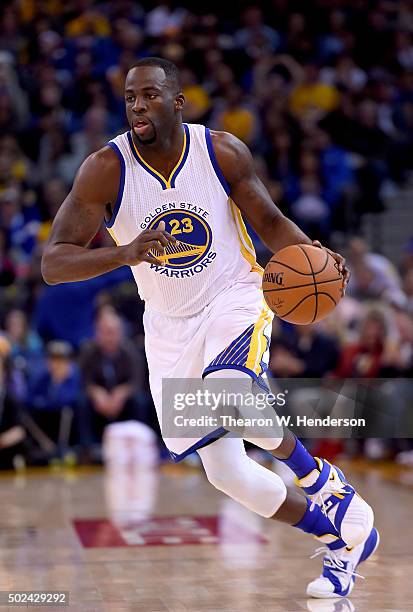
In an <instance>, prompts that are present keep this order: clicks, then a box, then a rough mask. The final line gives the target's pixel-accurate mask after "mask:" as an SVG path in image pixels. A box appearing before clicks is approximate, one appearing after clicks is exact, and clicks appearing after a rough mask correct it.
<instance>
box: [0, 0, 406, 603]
mask: <svg viewBox="0 0 413 612" xmlns="http://www.w3.org/2000/svg"><path fill="white" fill-rule="evenodd" d="M153 55H155V56H161V57H164V58H167V59H170V60H172V61H174V62H175V63H176V64H177V65H178V67H179V68H180V70H181V76H182V84H183V92H184V94H185V97H186V101H187V102H186V106H185V111H184V120H185V121H188V122H195V123H203V124H205V125H207V126H209V127H210V128H212V129H217V130H226V131H229V132H232V133H233V134H235V135H236V136H238V137H239V138H241V139H242V140H243V141H244V142H245V143H247V145H248V146H249V147H250V149H251V150H252V152H253V155H254V160H255V164H256V169H257V172H258V174H259V176H260V178H261V180H262V181H263V182H264V183H265V185H266V187H267V189H268V191H269V192H270V194H271V196H272V198H273V199H274V201H275V202H276V203H277V204H278V206H279V207H280V208H281V210H282V211H283V212H285V213H286V214H287V215H288V216H289V217H290V218H292V219H294V221H296V222H297V223H298V225H299V226H300V227H301V228H303V229H304V230H305V231H306V232H307V233H308V234H309V235H310V236H311V237H312V238H313V239H320V240H321V241H322V242H323V244H325V245H328V246H329V247H331V248H333V249H334V250H337V251H340V252H342V253H343V254H344V255H345V256H346V257H347V261H348V265H349V267H350V269H351V272H352V278H351V282H350V285H349V287H348V291H347V295H346V297H345V298H344V299H343V300H342V302H341V304H340V306H339V308H337V310H336V311H335V312H334V313H333V314H332V315H331V316H330V317H329V318H328V319H327V320H325V321H324V322H322V323H321V324H318V325H316V326H302V327H292V326H290V325H287V324H281V323H280V321H275V322H274V327H273V338H272V348H271V362H270V374H271V375H272V376H274V377H277V378H278V379H280V378H282V377H287V378H293V377H297V378H307V377H308V378H313V379H314V378H318V379H319V378H324V377H342V378H353V377H354V378H357V379H361V378H369V379H372V378H383V379H386V380H388V379H390V378H391V379H397V378H401V379H405V380H406V379H409V378H410V377H411V374H412V368H413V208H412V195H413V3H412V2H411V1H410V0H374V1H372V0H303V1H302V2H300V1H294V0H273V1H266V2H260V3H257V4H253V3H250V2H238V3H237V4H236V5H233V4H232V3H222V2H216V1H213V2H208V3H203V2H199V3H198V2H192V3H189V2H172V1H170V2H169V1H168V0H166V1H164V2H141V3H138V2H132V1H129V0H118V1H115V0H113V1H108V2H93V1H90V0H78V1H68V2H59V1H58V0H50V1H47V0H45V1H40V0H39V1H36V0H21V1H18V0H16V1H14V2H3V3H2V6H1V9H0V468H2V469H14V470H16V471H17V473H18V474H20V475H21V474H24V473H25V470H26V468H27V467H28V466H38V465H42V466H51V467H52V468H53V469H57V468H58V467H59V466H60V469H69V468H73V467H74V466H76V465H79V466H85V465H86V466H88V465H92V464H97V465H99V464H100V463H101V462H102V436H103V432H104V430H105V427H106V425H108V424H110V423H114V422H118V421H125V420H128V421H129V420H131V419H137V420H138V421H140V422H142V423H144V424H146V425H148V426H149V427H150V428H153V429H154V430H155V431H156V432H157V434H156V435H158V426H157V423H156V420H155V415H154V411H153V406H152V402H151V398H150V394H149V390H148V383H147V369H146V362H145V356H144V349H143V342H144V338H143V328H142V312H143V304H142V302H141V301H140V300H139V298H138V296H137V292H136V287H135V285H134V284H133V283H132V282H131V274H130V271H129V270H128V269H126V268H123V269H119V270H116V271H114V272H112V273H109V274H106V275H104V276H101V277H99V278H97V279H93V280H91V281H88V282H79V283H71V284H65V285H57V286H47V285H45V283H44V282H43V280H42V277H41V273H40V259H41V255H42V252H43V249H44V245H45V242H46V240H47V238H48V234H49V231H50V227H51V223H52V220H53V218H54V216H55V214H56V212H57V210H58V208H59V206H60V205H61V203H62V201H63V200H64V198H65V196H66V195H67V193H68V192H69V190H70V188H71V184H72V182H73V178H74V176H75V173H76V171H77V169H78V167H79V166H80V164H81V163H82V161H83V160H84V159H85V157H86V156H87V155H89V154H90V153H91V152H93V151H96V150H97V149H99V148H100V147H102V146H103V145H104V144H105V143H106V142H107V141H108V140H109V139H110V138H112V137H114V136H115V135H116V134H118V133H121V132H122V131H125V130H126V129H127V125H126V122H125V114H124V98H123V82H124V78H125V75H126V73H127V71H128V68H129V67H130V66H131V65H132V64H133V63H134V62H135V61H136V60H137V59H139V58H144V57H147V56H153ZM252 237H253V240H254V244H255V247H256V251H257V256H258V260H259V261H260V263H261V264H263V265H265V263H266V261H267V260H268V258H269V256H270V254H269V253H268V252H267V251H266V249H265V248H264V247H263V245H262V244H261V243H260V241H259V239H258V238H257V237H256V236H255V235H254V233H253V232H252ZM110 244H112V242H111V238H110V236H109V235H108V234H107V233H106V231H105V229H104V228H102V230H101V231H100V232H99V234H98V235H97V236H96V238H95V239H94V241H93V244H92V248H95V247H96V248H97V247H99V246H102V245H110ZM96 387H101V388H104V389H106V391H107V394H108V395H107V397H110V398H111V399H110V402H109V404H110V408H108V406H107V403H106V404H105V402H103V404H105V405H104V406H103V404H99V398H98V397H97V395H96ZM404 389H405V393H406V397H407V398H408V401H406V402H405V404H404V407H402V410H407V411H409V410H411V404H410V403H409V402H410V399H411V397H412V389H411V385H410V382H407V386H405V388H404ZM390 404H391V402H390ZM118 432H119V433H118V435H119V439H120V440H122V430H118ZM147 433H148V430H147V429H145V430H144V433H142V431H141V432H140V434H142V435H143V437H145V435H146V434H147ZM125 435H126V437H127V435H128V433H127V432H126V434H125ZM149 437H150V436H149ZM138 438H139V436H138ZM139 439H140V440H141V442H142V438H139ZM146 442H148V440H147V439H146ZM350 442H351V443H350ZM350 442H349V441H348V440H347V441H346V440H336V439H334V440H332V439H329V437H328V436H326V437H325V438H322V439H318V440H314V441H312V448H313V451H314V452H315V451H317V452H318V453H320V454H323V455H324V456H327V457H328V458H330V459H334V458H337V457H338V458H343V457H347V458H352V459H357V460H359V461H361V462H362V465H366V462H367V466H368V467H367V468H366V469H370V468H371V466H372V465H373V462H375V461H380V462H383V461H387V463H386V465H387V466H390V467H391V469H393V468H392V466H395V465H396V464H397V463H401V464H405V465H407V466H409V465H410V466H413V451H412V450H411V449H412V446H413V445H412V442H411V439H410V437H404V438H401V437H398V438H389V437H386V436H385V435H383V436H381V437H375V438H370V439H367V440H357V441H354V440H353V441H350ZM142 444H143V443H142ZM149 446H150V444H149ZM149 446H148V447H149ZM144 447H145V445H144V444H143V446H142V448H144ZM122 448H123V450H122ZM145 448H146V447H145ZM155 449H156V451H155V458H153V457H152V458H151V459H150V460H149V462H152V461H154V462H155V464H157V463H158V461H159V462H160V463H161V464H165V463H168V462H169V461H170V459H169V457H168V453H167V451H166V449H165V448H164V446H163V445H162V443H161V442H160V440H159V439H158V440H157V442H156V444H155ZM123 451H124V447H122V442H121V443H120V446H119V447H116V444H115V445H114V446H113V447H111V451H110V452H113V453H114V455H111V457H112V459H113V458H115V459H114V460H115V462H116V461H117V460H119V461H120V463H122V461H126V459H125V457H124V456H123V455H122V453H123ZM152 451H153V448H152ZM152 451H151V452H152ZM116 453H118V454H119V455H120V456H121V458H120V459H119V457H117V458H116ZM148 453H149V451H148ZM137 455H139V453H137ZM139 457H140V459H139V460H140V461H143V463H145V460H146V459H147V458H146V459H145V457H143V458H142V456H141V455H139ZM258 458H259V459H260V457H258ZM261 459H262V457H261ZM137 460H138V459H137ZM194 462H195V463H196V458H195V459H190V460H189V463H190V464H191V466H190V467H188V466H186V468H185V467H184V468H181V469H193V465H192V464H193V463H194ZM363 462H364V463H363ZM62 466H63V467H62ZM369 466H370V467H369ZM195 467H196V466H195ZM82 469H83V468H79V471H80V472H81V470H82ZM175 469H177V468H175ZM404 469H405V471H404V472H403V474H404V476H403V478H405V479H406V478H408V479H410V480H409V482H410V483H411V482H412V477H411V472H410V471H409V469H411V468H409V467H407V468H404ZM392 473H393V472H392ZM408 474H410V476H408ZM30 482H31V481H30ZM121 482H123V481H121ZM99 483H100V481H99ZM112 484H113V483H112ZM118 484H119V483H118ZM99 486H100V484H99ZM109 486H110V485H109ZM30 487H31V488H30ZM143 489H144V490H145V491H147V496H148V499H149V500H150V499H151V495H152V493H151V491H152V490H151V484H150V483H149V484H147V488H146V489H145V486H144V487H143ZM5 490H6V489H5ZM27 490H28V491H29V493H28V495H29V497H28V499H30V495H32V496H33V495H36V487H35V486H34V485H33V484H31V485H30V486H29V488H28V489H27ZM60 493H61V494H62V495H63V493H62V492H61V491H60ZM60 493H59V494H60ZM118 494H119V493H118ZM64 495H66V493H65V494H64ZM148 503H149V502H148ZM112 510H113V508H112ZM10 512H11V511H10ZM12 522H13V521H12ZM406 558H407V557H406ZM36 584H37V583H36ZM409 605H410V604H409ZM389 607H390V606H389ZM373 608H374V609H381V608H379V607H377V606H373V607H370V608H369V609H370V610H371V609H373ZM134 609H138V608H136V607H135V608H134ZM139 609H140V608H139ZM142 609H145V608H142ZM146 609H149V608H146ZM151 609H155V608H151ZM156 609H158V608H156ZM159 609H160V608H159ZM162 609H164V608H162ZM168 609H169V608H168ZM171 609H172V608H171ZM176 609H178V608H176ZM179 609H181V608H179ZM182 609H183V608H182ZM211 609H213V608H211ZM225 609H227V608H225ZM231 609H232V608H231ZM234 609H235V608H234ZM237 609H241V608H237ZM274 609H275V608H274ZM280 609H284V610H286V609H287V607H284V608H282V607H281V608H280ZM288 609H293V608H288ZM294 609H295V608H294ZM300 609H301V608H300ZM346 609H349V610H350V607H349V608H346ZM363 609H364V608H363ZM366 609H367V608H366ZM386 609H387V608H386ZM394 609H396V608H394ZM397 609H408V607H407V604H406V607H405V608H404V607H401V608H397ZM409 609H410V608H409Z"/></svg>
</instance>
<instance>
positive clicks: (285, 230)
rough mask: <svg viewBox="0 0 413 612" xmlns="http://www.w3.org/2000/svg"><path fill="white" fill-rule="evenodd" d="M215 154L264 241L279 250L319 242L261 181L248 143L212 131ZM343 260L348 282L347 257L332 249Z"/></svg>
mask: <svg viewBox="0 0 413 612" xmlns="http://www.w3.org/2000/svg"><path fill="white" fill-rule="evenodd" d="M211 136H212V143H213V147H214V152H215V156H216V158H217V162H218V164H219V167H220V168H221V171H222V173H223V175H224V177H225V180H226V181H227V183H228V185H229V186H230V189H231V198H232V199H233V201H234V202H235V204H236V205H237V206H238V208H239V209H240V210H241V212H242V214H243V215H244V216H245V218H246V219H247V220H248V222H249V223H250V225H251V227H252V228H253V229H254V230H255V231H256V232H257V234H258V236H259V237H260V238H261V240H262V241H263V243H264V244H265V245H266V246H267V247H268V248H269V249H270V251H272V252H273V253H276V252H277V251H279V250H280V249H282V248H284V247H286V246H289V245H291V244H312V243H313V244H316V245H317V246H321V245H320V243H319V242H318V241H314V242H313V241H311V239H310V238H309V237H308V236H307V235H306V234H304V232H302V231H301V230H300V228H299V227H298V226H297V225H296V224H295V223H293V221H291V220H290V219H288V218H287V217H286V216H285V215H283V213H282V212H281V211H280V209H279V208H278V207H277V206H276V205H275V204H274V202H273V201H272V199H271V196H270V194H269V193H268V191H267V189H266V187H265V186H264V185H263V183H262V181H260V179H259V178H258V176H257V174H256V172H255V168H254V160H253V158H252V155H251V153H250V151H249V149H248V147H247V146H246V145H245V144H244V143H243V142H242V141H241V140H239V139H238V138H236V137H235V136H233V135H232V134H228V133H226V132H212V131H211ZM332 255H333V257H334V258H335V259H336V261H337V262H338V263H339V264H340V267H341V268H342V270H343V272H344V276H345V279H346V282H347V279H348V276H349V273H348V271H347V269H346V268H345V260H344V258H343V257H342V256H341V255H339V254H337V253H332Z"/></svg>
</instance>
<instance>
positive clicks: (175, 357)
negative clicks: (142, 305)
mask: <svg viewBox="0 0 413 612" xmlns="http://www.w3.org/2000/svg"><path fill="white" fill-rule="evenodd" d="M273 316H274V315H273V313H272V312H271V310H270V309H269V308H268V306H267V305H266V303H265V301H264V298H263V294H262V291H261V289H260V288H259V287H257V286H256V285H255V284H251V283H248V284H247V283H236V284H234V285H233V286H232V287H230V288H228V289H226V290H224V291H223V292H221V293H220V294H219V295H218V296H217V297H215V298H214V300H213V301H212V302H211V303H210V304H209V305H208V306H206V307H205V308H204V309H203V310H202V311H201V312H200V313H198V314H196V315H194V316H191V317H168V316H166V315H164V314H162V313H158V312H155V311H153V310H146V311H145V313H144V318H143V321H144V328H145V350H146V357H147V360H148V367H149V384H150V388H151V392H152V397H153V401H154V404H155V408H156V412H157V415H158V419H159V422H160V424H161V429H162V430H163V429H164V428H163V427H162V420H163V419H165V414H168V415H169V416H170V415H171V411H170V410H165V406H162V380H163V379H186V378H190V379H202V378H203V377H204V376H205V375H206V374H208V373H209V372H212V371H214V370H222V369H231V370H234V369H235V370H241V371H243V372H247V373H248V374H250V376H251V377H252V378H253V379H254V380H257V382H259V381H260V380H261V377H262V375H263V374H264V373H265V372H266V370H267V368H268V358H269V344H270V338H271V324H272V319H273ZM226 433H227V431H226V430H225V429H223V428H222V427H221V428H219V429H212V430H211V431H210V432H209V433H208V435H207V436H203V437H202V438H186V437H185V438H184V437H183V438H172V437H164V441H165V444H166V446H167V447H168V449H169V451H170V453H171V455H172V457H173V459H174V460H175V461H179V460H181V459H183V457H185V456H186V455H188V454H190V453H192V452H193V451H194V450H196V449H198V448H200V447H202V446H205V444H207V443H208V442H210V441H211V439H215V438H219V437H221V436H222V435H225V434H226Z"/></svg>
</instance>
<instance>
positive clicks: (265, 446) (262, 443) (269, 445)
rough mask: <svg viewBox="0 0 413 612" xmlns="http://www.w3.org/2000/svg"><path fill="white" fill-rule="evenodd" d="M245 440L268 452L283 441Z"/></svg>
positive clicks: (275, 439)
mask: <svg viewBox="0 0 413 612" xmlns="http://www.w3.org/2000/svg"><path fill="white" fill-rule="evenodd" d="M245 440H246V441H247V442H251V444H255V446H259V447H260V448H263V449H264V450H268V451H270V450H275V449H276V448H278V447H279V446H280V444H281V442H282V441H283V439H282V438H245Z"/></svg>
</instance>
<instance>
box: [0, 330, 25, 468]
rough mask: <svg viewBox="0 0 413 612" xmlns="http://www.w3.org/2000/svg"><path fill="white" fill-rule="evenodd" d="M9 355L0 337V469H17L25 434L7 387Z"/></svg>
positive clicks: (7, 345)
mask: <svg viewBox="0 0 413 612" xmlns="http://www.w3.org/2000/svg"><path fill="white" fill-rule="evenodd" d="M9 354H10V344H9V342H8V340H7V338H6V337H5V336H3V335H0V469H10V468H12V467H18V463H16V461H17V457H19V456H20V457H22V455H24V454H25V447H24V441H25V438H26V432H25V430H24V428H23V427H22V425H21V419H20V407H19V404H18V403H17V402H16V400H15V399H14V397H13V395H12V393H11V392H10V387H9V382H10V379H9V374H10V362H9V361H8V357H9ZM20 461H22V459H20Z"/></svg>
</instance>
